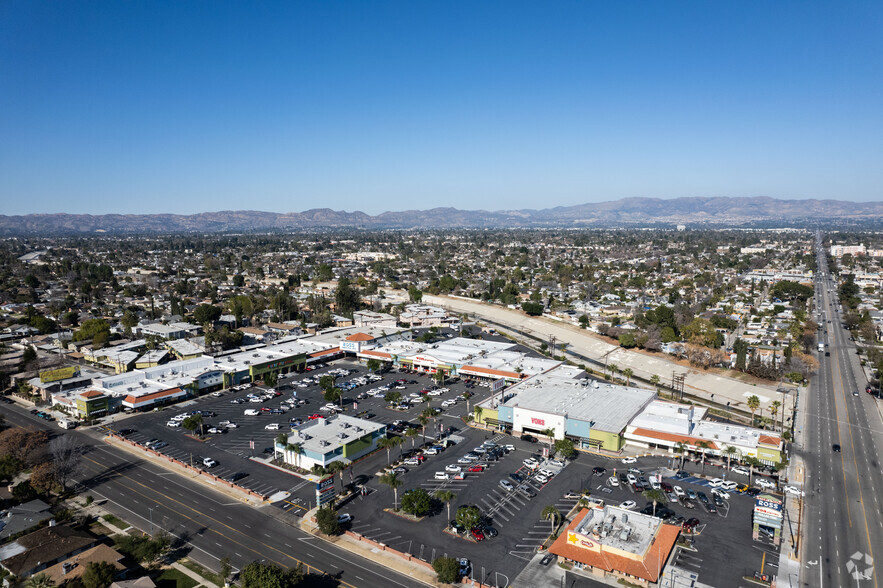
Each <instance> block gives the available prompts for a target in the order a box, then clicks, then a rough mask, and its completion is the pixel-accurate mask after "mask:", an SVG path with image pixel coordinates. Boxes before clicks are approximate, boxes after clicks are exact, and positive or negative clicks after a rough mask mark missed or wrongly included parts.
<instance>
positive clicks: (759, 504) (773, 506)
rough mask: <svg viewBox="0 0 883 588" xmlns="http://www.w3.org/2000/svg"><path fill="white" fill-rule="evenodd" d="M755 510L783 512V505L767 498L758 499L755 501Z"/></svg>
mask: <svg viewBox="0 0 883 588" xmlns="http://www.w3.org/2000/svg"><path fill="white" fill-rule="evenodd" d="M754 508H755V510H758V509H766V510H772V511H775V512H781V510H782V503H781V502H778V501H774V500H769V499H767V498H758V499H756V500H755V501H754Z"/></svg>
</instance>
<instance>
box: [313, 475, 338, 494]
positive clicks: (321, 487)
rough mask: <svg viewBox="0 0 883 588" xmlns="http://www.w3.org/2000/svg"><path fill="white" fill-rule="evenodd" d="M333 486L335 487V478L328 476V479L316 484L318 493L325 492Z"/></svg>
mask: <svg viewBox="0 0 883 588" xmlns="http://www.w3.org/2000/svg"><path fill="white" fill-rule="evenodd" d="M333 485H334V476H328V477H327V478H324V479H322V480H319V481H318V482H317V483H316V492H322V491H323V490H325V489H326V488H328V487H329V486H333Z"/></svg>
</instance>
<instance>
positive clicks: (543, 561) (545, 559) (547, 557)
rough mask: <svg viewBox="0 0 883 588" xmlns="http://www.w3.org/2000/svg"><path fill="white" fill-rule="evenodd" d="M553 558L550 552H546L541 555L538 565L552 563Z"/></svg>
mask: <svg viewBox="0 0 883 588" xmlns="http://www.w3.org/2000/svg"><path fill="white" fill-rule="evenodd" d="M553 559H555V556H554V555H552V554H551V553H547V554H546V555H544V556H543V559H541V560H540V565H541V566H547V565H549V564H550V563H552V560H553Z"/></svg>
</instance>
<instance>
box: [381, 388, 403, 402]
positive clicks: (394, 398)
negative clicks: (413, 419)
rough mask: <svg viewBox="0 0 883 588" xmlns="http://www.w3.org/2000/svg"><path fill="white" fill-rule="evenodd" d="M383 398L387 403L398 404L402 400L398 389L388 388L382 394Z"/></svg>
mask: <svg viewBox="0 0 883 588" xmlns="http://www.w3.org/2000/svg"><path fill="white" fill-rule="evenodd" d="M383 399H384V400H385V401H386V402H387V403H389V404H398V403H399V402H401V400H402V393H401V392H399V391H398V390H390V391H389V392H387V393H386V394H384V395H383Z"/></svg>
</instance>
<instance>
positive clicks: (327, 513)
mask: <svg viewBox="0 0 883 588" xmlns="http://www.w3.org/2000/svg"><path fill="white" fill-rule="evenodd" d="M316 525H318V527H319V531H320V532H321V533H323V534H325V535H339V534H340V523H338V522H337V511H335V510H334V509H333V508H331V507H328V506H326V507H322V508H320V509H318V510H316Z"/></svg>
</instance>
